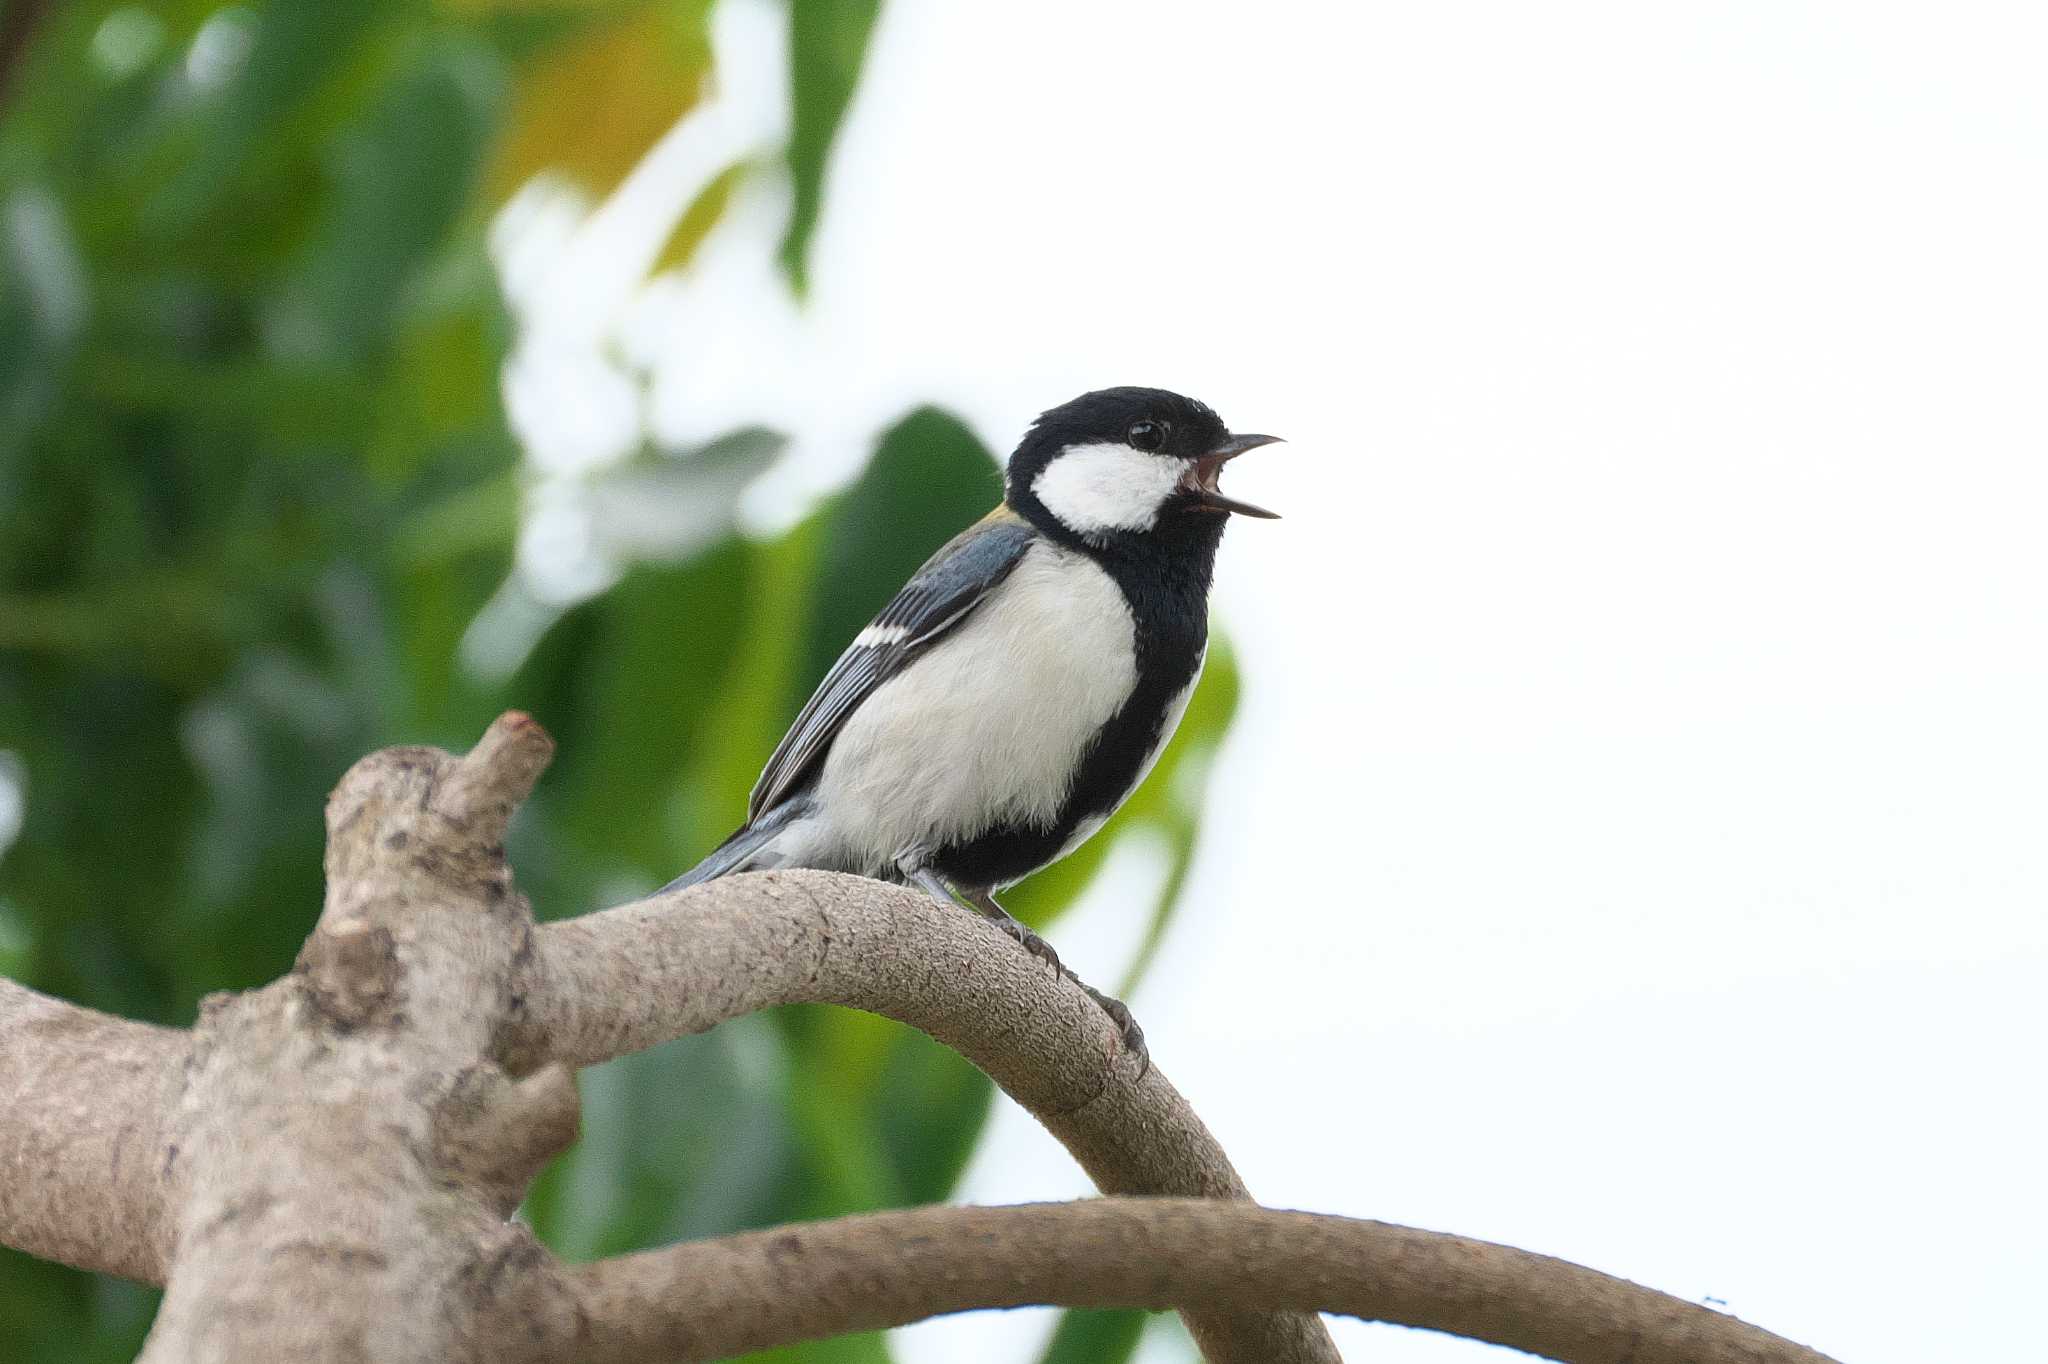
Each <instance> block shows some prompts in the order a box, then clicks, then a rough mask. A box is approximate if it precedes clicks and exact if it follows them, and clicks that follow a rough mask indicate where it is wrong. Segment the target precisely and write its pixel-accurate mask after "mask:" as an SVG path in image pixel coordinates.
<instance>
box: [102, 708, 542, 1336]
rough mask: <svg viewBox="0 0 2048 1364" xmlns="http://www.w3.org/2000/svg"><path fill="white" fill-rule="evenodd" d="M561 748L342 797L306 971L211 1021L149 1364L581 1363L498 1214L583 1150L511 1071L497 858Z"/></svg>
mask: <svg viewBox="0 0 2048 1364" xmlns="http://www.w3.org/2000/svg"><path fill="white" fill-rule="evenodd" d="M551 747H552V745H551V743H550V741H549V740H548V738H547V736H546V735H545V734H544V733H542V732H541V730H540V728H539V727H538V726H536V725H534V724H533V722H532V721H530V720H528V719H526V717H524V716H521V715H508V716H505V717H502V718H501V719H500V720H499V721H498V722H497V723H496V724H494V725H493V726H492V727H491V730H490V732H489V733H488V734H486V735H485V736H484V739H483V741H482V742H481V743H479V744H478V746H477V748H476V750H475V751H474V752H473V753H471V754H470V755H469V756H468V757H467V758H462V759H456V758H451V757H449V756H448V755H446V754H443V753H439V752H436V751H434V750H431V749H389V750H386V751H384V752H382V753H378V754H374V755H372V756H371V757H369V758H365V759H364V760H363V761H362V762H360V763H357V764H356V766H355V767H354V768H352V769H351V770H350V771H349V773H348V775H347V776H346V777H344V778H343V779H342V782H341V784H340V786H339V787H337V788H336V790H335V793H334V795H333V796H332V797H331V798H330V799H329V801H328V805H327V826H328V830H327V831H328V847H327V873H328V894H327V904H326V908H325V910H324V911H323V912H322V914H321V916H320V923H319V927H318V928H317V929H316V930H315V931H314V934H313V936H312V937H311V938H309V939H308V940H307V943H306V947H305V950H304V951H303V952H302V953H301V954H300V957H299V964H298V967H297V969H296V970H295V971H294V972H293V973H292V974H291V975H290V976H288V977H286V978H285V979H283V980H280V981H277V982H275V983H274V984H271V985H269V986H266V987H264V988H263V989H261V990H254V991H250V992H249V993H247V994H242V995H233V996H226V995H223V996H216V997H214V998H212V999H209V1000H208V1001H207V1002H206V1005H205V1007H204V1008H203V1009H202V1011H201V1015H200V1019H199V1022H198V1024H197V1025H196V1026H195V1028H194V1029H193V1034H192V1038H191V1059H190V1061H189V1063H188V1064H187V1065H186V1067H185V1072H184V1077H183V1080H182V1083H181V1085H180V1087H179V1091H178V1094H177V1099H176V1102H175V1105H174V1106H173V1109H172V1112H171V1115H170V1118H169V1122H168V1127H169V1134H170V1143H171V1146H170V1150H171V1152H172V1153H173V1155H174V1156H175V1162H174V1164H173V1167H172V1177H173V1184H174V1187H175V1189H176V1193H177V1214H176V1233H177V1234H176V1249H175V1254H174V1255H173V1256H172V1258H171V1262H170V1274H169V1280H168V1283H167V1285H166V1291H165V1294H164V1301H163V1305H162V1307H161V1308H160V1309H159V1311H158V1313H157V1319H156V1323H155V1325H154V1327H153V1328H152V1330H151V1332H150V1338H149V1345H148V1347H147V1349H146V1350H145V1351H144V1355H143V1358H144V1360H145V1361H148V1364H158V1362H159V1361H171V1360H181V1361H182V1360H207V1359H292V1360H308V1361H334V1364H342V1362H343V1361H347V1362H348V1364H359V1362H360V1361H364V1360H377V1361H380V1364H381V1362H384V1361H390V1362H391V1364H403V1362H404V1361H421V1364H425V1361H430V1360H432V1361H439V1360H450V1359H454V1360H466V1359H500V1358H506V1357H508V1356H507V1355H506V1353H505V1350H504V1348H503V1341H504V1339H505V1337H506V1336H507V1334H512V1335H525V1334H534V1335H538V1336H540V1337H541V1338H546V1339H552V1340H556V1341H558V1342H561V1343H563V1344H564V1345H565V1346H571V1347H573V1341H574V1339H575V1336H576V1325H577V1323H576V1319H575V1315H574V1311H573V1304H572V1303H571V1302H570V1301H569V1299H568V1298H567V1296H566V1294H565V1293H564V1292H563V1291H561V1287H560V1277H559V1273H558V1272H557V1271H556V1269H555V1266H554V1262H553V1260H552V1257H550V1256H548V1255H547V1253H546V1252H545V1251H544V1250H543V1249H542V1248H541V1247H540V1246H538V1245H537V1244H535V1243H534V1241H533V1239H532V1237H531V1236H530V1234H528V1233H527V1231H526V1230H525V1229H524V1228H523V1227H520V1226H518V1225H516V1224H512V1223H508V1222H506V1221H505V1214H506V1213H507V1211H508V1210H509V1209H510V1208H511V1207H512V1206H513V1205H514V1204H516V1202H517V1201H518V1199H519V1197H520V1195H521V1194H522V1193H523V1192H524V1189H525V1186H526V1181H527V1180H528V1179H529V1178H530V1177H531V1175H532V1173H533V1172H534V1170H535V1169H536V1168H538V1166H539V1164H540V1163H541V1162H542V1161H544V1160H545V1159H547V1158H548V1157H550V1156H552V1155H553V1154H555V1153H557V1152H559V1151H560V1150H561V1149H562V1148H563V1147H564V1146H566V1145H567V1144H568V1143H569V1141H571V1140H572V1139H573V1138H574V1136H575V1131H576V1122H575V1093H574V1088H573V1086H572V1085H570V1084H569V1082H568V1080H569V1077H568V1075H567V1073H566V1072H565V1071H563V1070H561V1069H559V1068H552V1069H543V1070H541V1071H539V1072H538V1073H536V1074H535V1075H533V1076H531V1077H530V1078H529V1079H527V1080H525V1081H520V1080H517V1079H515V1078H514V1077H512V1076H511V1075H510V1074H509V1073H508V1072H507V1071H506V1070H505V1069H504V1068H503V1067H502V1066H501V1065H500V1064H499V1060H498V1057H499V1051H498V1041H499V1039H500V1037H501V1036H503V1035H504V1034H505V1033H506V1032H507V1031H508V1025H509V1021H510V1018H511V1015H512V1013H513V1010H514V1002H513V1001H514V998H515V996H514V992H513V989H512V982H513V980H514V977H515V975H516V974H517V971H518V969H519V968H518V964H519V963H520V962H521V961H522V960H523V958H524V956H525V955H526V953H527V952H528V951H529V950H530V948H531V943H532V932H533V921H532V916H531V914H530V912H529V911H528V909H527V907H526V905H525V903H524V902H523V901H522V900H521V899H520V898H519V897H518V896H517V895H516V894H514V893H513V892H512V886H511V877H510V874H509V872H508V871H507V869H506V867H505V861H504V852H503V849H502V848H501V847H499V846H498V842H499V839H500V838H501V837H502V836H503V833H504V828H505V821H506V820H507V819H508V818H509V817H510V815H511V811H512V809H513V807H514V806H515V805H516V804H517V802H518V800H519V798H520V797H521V796H522V795H524V794H525V792H526V791H527V790H528V789H529V788H530V787H531V785H532V782H533V779H534V777H535V775H537V774H538V772H539V770H540V768H541V766H543V765H544V764H545V762H546V760H547V754H548V752H549V750H550V748H551ZM508 1289H509V1290H511V1291H510V1292H509V1293H508V1292H507V1290H508ZM567 1352H568V1353H569V1354H571V1355H573V1353H574V1350H573V1348H570V1349H569V1350H568V1351H567Z"/></svg>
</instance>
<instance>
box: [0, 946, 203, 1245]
mask: <svg viewBox="0 0 2048 1364" xmlns="http://www.w3.org/2000/svg"><path fill="white" fill-rule="evenodd" d="M187 1040H188V1039H187V1037H186V1035H185V1034H184V1033H181V1032H174V1031H172V1030H171V1029H169V1028H152V1027H150V1026H148V1025H147V1024H143V1023H131V1022H128V1021H127V1020H125V1019H120V1018H112V1017H109V1016H108V1015H106V1014H103V1013H96V1012H94V1011H93V1010H91V1009H82V1008H80V1007H79V1006H77V1005H76V1004H66V1003H64V1002H63V1001H62V1000H56V999H51V998H49V997H48V996H46V995H40V994H37V993H36V992H35V991H34V990H30V989H27V988H25V987H23V986H20V985H17V984H15V983H14V982H13V981H11V980H0V1243H4V1244H6V1245H10V1246H14V1247H17V1248H19V1249H21V1250H25V1251H27V1252H29V1254H31V1255H40V1256H42V1257H43V1258H44V1259H47V1260H61V1261H63V1262H64V1263H65V1264H73V1265H78V1266H80V1267H81V1268H85V1269H97V1270H102V1271H104V1272H106V1273H108V1274H120V1275H124V1276H126V1277H128V1278H131V1279H143V1280H147V1281H149V1282H153V1283H161V1282H163V1273H164V1267H165V1265H166V1263H167V1262H168V1261H167V1253H168V1251H169V1249H170V1231H169V1221H168V1218H167V1216H166V1213H165V1209H166V1207H167V1201H166V1197H165V1191H164V1160H163V1154H164V1136H163V1124H164V1116H165V1114H166V1113H167V1112H168V1111H169V1107H170V1096H171V1094H172V1093H173V1091H174V1088H175V1086H176V1084H177V1080H178V1074H179V1070H180V1068H181V1067H182V1066H183V1064H184V1058H185V1051H186V1044H187Z"/></svg>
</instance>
